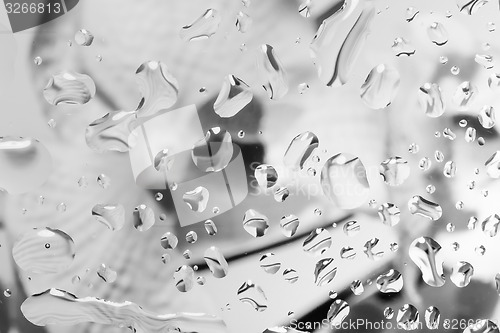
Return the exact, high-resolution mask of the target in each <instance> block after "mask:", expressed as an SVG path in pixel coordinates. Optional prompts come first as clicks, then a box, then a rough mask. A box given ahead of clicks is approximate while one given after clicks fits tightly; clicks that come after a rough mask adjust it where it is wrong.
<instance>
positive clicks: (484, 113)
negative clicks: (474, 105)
mask: <svg viewBox="0 0 500 333" xmlns="http://www.w3.org/2000/svg"><path fill="white" fill-rule="evenodd" d="M477 119H478V120H479V123H480V124H481V126H483V127H484V128H486V129H489V128H492V127H493V126H495V122H496V119H495V109H494V108H493V107H492V106H490V105H485V106H483V107H482V108H481V110H479V115H478V116H477Z"/></svg>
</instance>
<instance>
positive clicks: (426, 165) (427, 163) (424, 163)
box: [418, 157, 432, 171]
mask: <svg viewBox="0 0 500 333" xmlns="http://www.w3.org/2000/svg"><path fill="white" fill-rule="evenodd" d="M431 165H432V162H431V160H430V159H429V158H428V157H422V158H421V159H420V161H418V167H419V168H420V169H422V170H423V171H427V170H429V169H430V168H431Z"/></svg>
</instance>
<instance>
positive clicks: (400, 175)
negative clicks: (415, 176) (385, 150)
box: [379, 156, 410, 186]
mask: <svg viewBox="0 0 500 333" xmlns="http://www.w3.org/2000/svg"><path fill="white" fill-rule="evenodd" d="M379 173H380V175H381V176H382V178H383V179H384V182H385V183H386V184H387V185H389V186H399V185H401V184H403V183H404V181H405V180H406V179H407V178H408V177H409V176H410V165H409V164H408V161H406V160H405V159H403V158H401V157H399V156H394V157H391V158H389V159H387V160H385V161H383V162H382V163H380V167H379Z"/></svg>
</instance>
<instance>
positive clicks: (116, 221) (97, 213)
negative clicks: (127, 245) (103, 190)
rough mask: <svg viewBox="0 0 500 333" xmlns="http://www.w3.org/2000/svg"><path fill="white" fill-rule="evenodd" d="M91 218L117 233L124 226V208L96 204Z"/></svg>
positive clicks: (114, 205)
mask: <svg viewBox="0 0 500 333" xmlns="http://www.w3.org/2000/svg"><path fill="white" fill-rule="evenodd" d="M92 216H93V217H94V218H95V219H96V220H97V221H98V222H100V223H102V224H104V225H105V226H106V227H107V228H108V229H109V230H111V231H115V230H116V231H118V230H121V229H122V228H123V226H124V225H125V208H124V207H123V206H122V205H120V204H97V205H95V206H94V207H93V208H92Z"/></svg>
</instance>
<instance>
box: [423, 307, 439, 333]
mask: <svg viewBox="0 0 500 333" xmlns="http://www.w3.org/2000/svg"><path fill="white" fill-rule="evenodd" d="M424 318H425V324H426V325H427V328H428V329H430V330H435V329H437V328H438V327H439V320H440V319H441V312H440V311H439V309H438V308H436V307H435V306H429V307H428V308H427V309H426V310H425V314H424Z"/></svg>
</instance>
